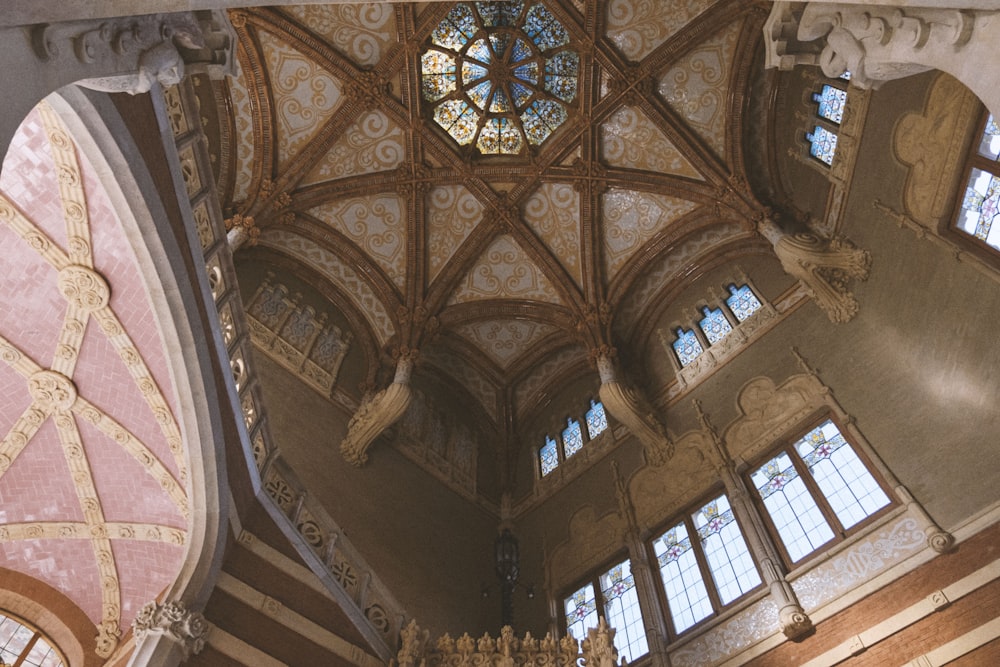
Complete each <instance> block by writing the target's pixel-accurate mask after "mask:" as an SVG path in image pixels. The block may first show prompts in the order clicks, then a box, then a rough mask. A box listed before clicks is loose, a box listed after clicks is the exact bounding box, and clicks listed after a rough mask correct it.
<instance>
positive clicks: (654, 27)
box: [606, 0, 715, 61]
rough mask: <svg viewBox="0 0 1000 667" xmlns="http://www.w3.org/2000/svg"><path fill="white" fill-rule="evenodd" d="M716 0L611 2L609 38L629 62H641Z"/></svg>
mask: <svg viewBox="0 0 1000 667" xmlns="http://www.w3.org/2000/svg"><path fill="white" fill-rule="evenodd" d="M713 2H715V0H690V1H689V2H669V1H665V0H611V2H609V3H608V5H607V7H608V24H607V31H606V33H607V35H608V37H609V38H610V39H611V41H612V43H614V45H615V46H616V47H618V50H619V51H621V53H622V55H624V56H625V57H626V58H628V59H629V60H634V61H639V60H642V59H643V58H645V57H646V56H647V55H649V54H650V52H652V50H653V49H655V48H656V47H658V46H659V45H660V44H663V43H664V42H665V41H667V40H668V39H670V37H671V36H673V35H675V34H676V33H677V32H678V31H679V30H680V29H681V28H683V27H684V26H686V25H687V24H688V23H689V22H690V21H691V19H693V18H694V17H696V16H697V15H698V14H700V13H702V12H703V11H705V9H707V8H708V7H709V6H710V5H711V4H712V3H713Z"/></svg>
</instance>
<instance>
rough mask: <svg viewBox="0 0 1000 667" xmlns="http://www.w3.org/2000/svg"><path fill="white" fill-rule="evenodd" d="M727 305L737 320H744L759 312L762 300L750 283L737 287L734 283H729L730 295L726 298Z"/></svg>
mask: <svg viewBox="0 0 1000 667" xmlns="http://www.w3.org/2000/svg"><path fill="white" fill-rule="evenodd" d="M726 306H727V307H728V308H729V312H731V313H732V314H733V315H734V316H735V317H736V319H737V320H739V321H740V322H743V321H744V320H746V319H747V318H748V317H750V316H751V315H753V314H754V313H756V312H757V310H758V309H759V308H760V300H759V299H758V298H757V295H756V294H754V293H753V290H752V289H750V287H749V286H748V285H742V286H741V287H736V285H734V284H733V285H729V297H728V298H727V299H726Z"/></svg>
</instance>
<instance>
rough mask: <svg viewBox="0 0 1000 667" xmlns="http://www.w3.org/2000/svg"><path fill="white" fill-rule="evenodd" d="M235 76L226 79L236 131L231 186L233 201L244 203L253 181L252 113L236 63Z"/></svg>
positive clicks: (241, 69)
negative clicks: (233, 173) (234, 176)
mask: <svg viewBox="0 0 1000 667" xmlns="http://www.w3.org/2000/svg"><path fill="white" fill-rule="evenodd" d="M236 63H237V69H236V76H230V77H226V82H227V83H228V84H229V99H230V101H231V103H232V105H233V126H234V127H235V129H236V131H235V133H234V136H233V142H234V143H235V144H236V151H235V154H236V168H235V172H236V182H235V183H234V185H233V201H244V200H245V199H246V198H247V197H248V196H249V195H250V182H251V180H252V179H253V154H254V145H253V113H252V110H251V106H250V93H249V92H247V86H246V80H245V79H244V78H243V68H242V67H240V66H239V59H237V61H236Z"/></svg>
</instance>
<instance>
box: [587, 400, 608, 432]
mask: <svg viewBox="0 0 1000 667" xmlns="http://www.w3.org/2000/svg"><path fill="white" fill-rule="evenodd" d="M606 428H608V415H607V414H606V413H605V412H604V404H603V403H601V402H600V401H594V400H593V399H591V401H590V409H589V410H587V435H588V436H589V437H590V439H591V440H593V439H594V438H596V437H597V436H599V435H600V434H601V433H604V430H605V429H606Z"/></svg>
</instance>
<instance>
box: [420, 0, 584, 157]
mask: <svg viewBox="0 0 1000 667" xmlns="http://www.w3.org/2000/svg"><path fill="white" fill-rule="evenodd" d="M568 45H569V34H568V33H567V31H566V28H564V27H563V25H562V23H560V22H559V20H558V19H557V18H556V17H555V16H553V14H552V13H551V12H550V11H549V10H548V9H547V8H546V7H545V6H544V5H542V4H539V3H525V2H477V3H474V4H473V3H467V4H466V3H463V4H459V5H457V6H456V7H455V8H454V9H452V10H451V11H450V12H449V13H448V15H447V16H446V17H445V18H444V20H443V21H441V23H440V24H439V25H438V27H437V28H435V29H434V31H433V32H432V33H431V46H430V47H429V48H428V49H427V51H426V52H425V53H424V54H423V56H422V57H421V59H420V66H421V67H420V69H421V77H422V89H423V96H424V99H425V100H427V101H428V102H431V103H432V104H433V107H432V108H433V117H434V122H436V123H437V124H438V125H440V126H441V128H443V129H444V131H445V132H447V133H448V134H450V135H451V137H452V138H453V139H454V140H455V141H456V142H458V144H459V145H460V146H468V145H470V144H472V145H474V146H475V147H476V148H477V149H478V150H479V152H480V153H483V154H486V155H498V154H499V155H517V154H520V153H522V152H523V151H524V150H525V147H526V146H528V145H531V146H538V145H540V144H541V143H542V142H544V141H545V140H546V139H548V137H549V135H551V134H552V133H553V132H554V131H555V130H556V129H557V128H558V127H559V126H560V125H562V124H563V123H564V122H566V119H567V118H568V117H569V111H568V108H567V105H568V104H570V103H572V102H573V100H574V99H575V98H576V89H577V74H578V72H579V68H580V59H579V56H578V55H577V54H576V52H575V51H573V50H572V49H570V48H568Z"/></svg>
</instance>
